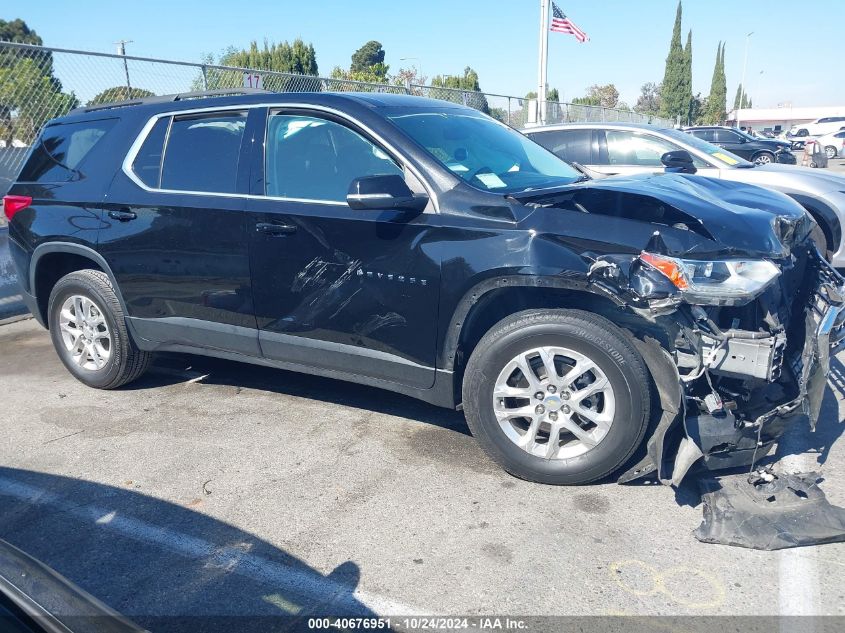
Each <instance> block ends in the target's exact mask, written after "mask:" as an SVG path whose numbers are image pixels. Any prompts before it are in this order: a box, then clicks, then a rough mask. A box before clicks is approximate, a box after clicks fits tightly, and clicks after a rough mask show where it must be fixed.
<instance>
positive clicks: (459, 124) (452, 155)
mask: <svg viewBox="0 0 845 633" xmlns="http://www.w3.org/2000/svg"><path fill="white" fill-rule="evenodd" d="M388 118H389V119H390V120H391V121H392V122H393V123H394V124H396V125H397V126H398V127H399V128H400V129H401V130H402V131H403V132H405V133H406V134H407V135H408V136H410V137H411V138H412V139H414V140H415V141H416V142H417V143H419V144H420V145H421V146H422V147H424V148H425V149H426V150H427V151H428V152H429V153H430V154H431V155H432V156H434V157H435V158H436V159H437V160H438V161H440V162H441V163H443V165H445V166H446V167H447V168H448V169H449V170H450V171H451V172H452V173H453V174H455V175H456V176H458V177H460V178H461V179H462V180H464V181H465V182H467V183H469V184H470V185H472V186H473V187H476V188H478V189H481V190H483V191H491V192H494V193H514V192H517V191H528V190H531V189H546V188H549V187H559V186H561V185H567V184H570V183H572V182H575V181H577V180H581V179H582V178H583V176H582V175H581V174H580V173H579V172H577V171H576V170H575V169H573V168H572V167H570V166H569V165H567V164H566V163H565V162H563V161H562V160H561V159H559V158H558V157H557V156H555V155H554V154H552V153H551V152H549V151H548V150H547V149H545V148H543V147H541V146H540V145H538V144H537V143H535V142H534V141H532V140H530V139H528V138H526V137H525V136H523V135H522V134H520V133H519V132H517V131H516V130H513V129H511V128H509V127H508V126H506V125H504V124H503V123H499V122H498V121H495V120H494V119H491V118H490V117H488V116H486V115H484V114H481V113H480V112H473V111H471V110H458V111H456V110H452V111H449V112H430V111H429V112H412V113H402V114H395V115H391V116H389V117H388Z"/></svg>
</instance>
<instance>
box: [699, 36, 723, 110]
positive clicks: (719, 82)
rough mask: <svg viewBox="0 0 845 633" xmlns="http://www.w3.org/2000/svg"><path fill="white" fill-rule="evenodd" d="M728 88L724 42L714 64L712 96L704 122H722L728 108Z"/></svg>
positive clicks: (711, 86) (711, 85)
mask: <svg viewBox="0 0 845 633" xmlns="http://www.w3.org/2000/svg"><path fill="white" fill-rule="evenodd" d="M727 99H728V88H727V82H726V80H725V47H724V44H723V43H722V42H719V46H718V48H717V49H716V64H715V65H714V66H713V78H712V79H711V81H710V96H709V97H708V98H707V108H706V111H705V113H704V117H703V122H704V123H710V124H715V123H721V122H722V121H724V120H725V115H726V110H727Z"/></svg>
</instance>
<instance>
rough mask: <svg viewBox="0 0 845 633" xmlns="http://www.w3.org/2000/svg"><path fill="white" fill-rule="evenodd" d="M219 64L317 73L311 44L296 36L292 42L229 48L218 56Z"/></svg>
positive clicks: (303, 73)
mask: <svg viewBox="0 0 845 633" xmlns="http://www.w3.org/2000/svg"><path fill="white" fill-rule="evenodd" d="M220 65H221V66H237V67H239V68H250V69H254V70H273V71H276V72H283V73H295V74H297V75H317V74H318V71H317V53H316V51H315V50H314V46H313V45H312V44H310V43H309V44H306V43H305V42H303V41H302V40H301V39H299V38H297V39H295V40H294V41H293V43H292V44H289V43H288V42H281V43H278V44H276V43H272V44H270V43H268V42H267V40H265V41H264V46H262V47H261V48H259V47H258V43H257V42H255V41H253V42H250V45H249V48H248V49H243V50H238V49H234V48H229V49H228V50H227V51H226V52H225V53H224V54H223V55H222V56H221V57H220Z"/></svg>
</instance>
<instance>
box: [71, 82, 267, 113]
mask: <svg viewBox="0 0 845 633" xmlns="http://www.w3.org/2000/svg"><path fill="white" fill-rule="evenodd" d="M271 92H273V91H272V90H264V89H263V88H217V89H216V90H198V91H195V92H180V93H177V94H171V95H161V96H152V97H140V98H138V99H127V100H126V101H114V102H111V103H98V104H97V105H93V106H82V107H80V108H74V109H73V110H71V111H70V112H68V114H83V113H85V112H97V111H98V110H111V109H112V108H123V107H126V106H134V105H148V104H151V103H172V102H174V101H188V100H190V99H204V98H206V97H237V96H239V95H249V94H261V93H264V94H266V93H271Z"/></svg>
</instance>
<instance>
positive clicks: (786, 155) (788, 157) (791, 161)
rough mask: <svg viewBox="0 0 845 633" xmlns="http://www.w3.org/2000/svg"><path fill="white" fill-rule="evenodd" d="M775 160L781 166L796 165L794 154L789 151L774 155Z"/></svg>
mask: <svg viewBox="0 0 845 633" xmlns="http://www.w3.org/2000/svg"><path fill="white" fill-rule="evenodd" d="M775 158H776V160H777V162H778V163H780V164H781V165H795V164H797V163H798V159H797V158H795V154H793V153H792V152H790V151H780V152H777V153H776V154H775Z"/></svg>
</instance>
